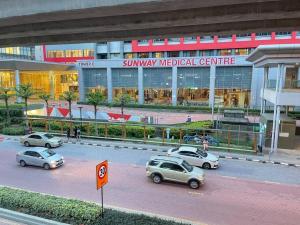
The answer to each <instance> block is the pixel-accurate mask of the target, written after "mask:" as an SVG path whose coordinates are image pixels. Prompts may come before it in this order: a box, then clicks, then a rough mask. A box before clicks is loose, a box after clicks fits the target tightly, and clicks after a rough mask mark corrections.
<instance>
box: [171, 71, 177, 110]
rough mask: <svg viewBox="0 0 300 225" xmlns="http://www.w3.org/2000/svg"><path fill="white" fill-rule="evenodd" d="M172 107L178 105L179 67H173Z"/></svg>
mask: <svg viewBox="0 0 300 225" xmlns="http://www.w3.org/2000/svg"><path fill="white" fill-rule="evenodd" d="M172 105H173V106H176V105H177V67H172Z"/></svg>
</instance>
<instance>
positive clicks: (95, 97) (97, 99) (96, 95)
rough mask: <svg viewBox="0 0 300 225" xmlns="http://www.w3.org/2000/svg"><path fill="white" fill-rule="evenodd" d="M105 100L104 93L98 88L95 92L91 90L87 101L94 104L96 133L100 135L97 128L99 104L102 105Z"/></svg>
mask: <svg viewBox="0 0 300 225" xmlns="http://www.w3.org/2000/svg"><path fill="white" fill-rule="evenodd" d="M103 100H104V95H103V94H102V93H101V92H100V90H96V91H95V92H89V93H88V95H87V102H88V103H89V104H90V105H93V106H94V116H95V126H96V134H97V135H98V129H97V123H96V121H97V106H98V105H100V104H101V103H102V102H103Z"/></svg>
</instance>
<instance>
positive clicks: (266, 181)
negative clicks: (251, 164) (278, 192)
mask: <svg viewBox="0 0 300 225" xmlns="http://www.w3.org/2000/svg"><path fill="white" fill-rule="evenodd" d="M264 183H267V184H281V183H278V182H274V181H268V180H264Z"/></svg>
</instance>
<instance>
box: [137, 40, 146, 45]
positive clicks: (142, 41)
mask: <svg viewBox="0 0 300 225" xmlns="http://www.w3.org/2000/svg"><path fill="white" fill-rule="evenodd" d="M138 43H139V44H148V40H139V41H138Z"/></svg>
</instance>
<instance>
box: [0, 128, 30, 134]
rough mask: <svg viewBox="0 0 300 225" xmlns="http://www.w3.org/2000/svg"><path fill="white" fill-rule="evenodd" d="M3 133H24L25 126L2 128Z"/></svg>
mask: <svg viewBox="0 0 300 225" xmlns="http://www.w3.org/2000/svg"><path fill="white" fill-rule="evenodd" d="M2 134H6V135H24V134H25V129H24V127H4V128H2Z"/></svg>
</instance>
